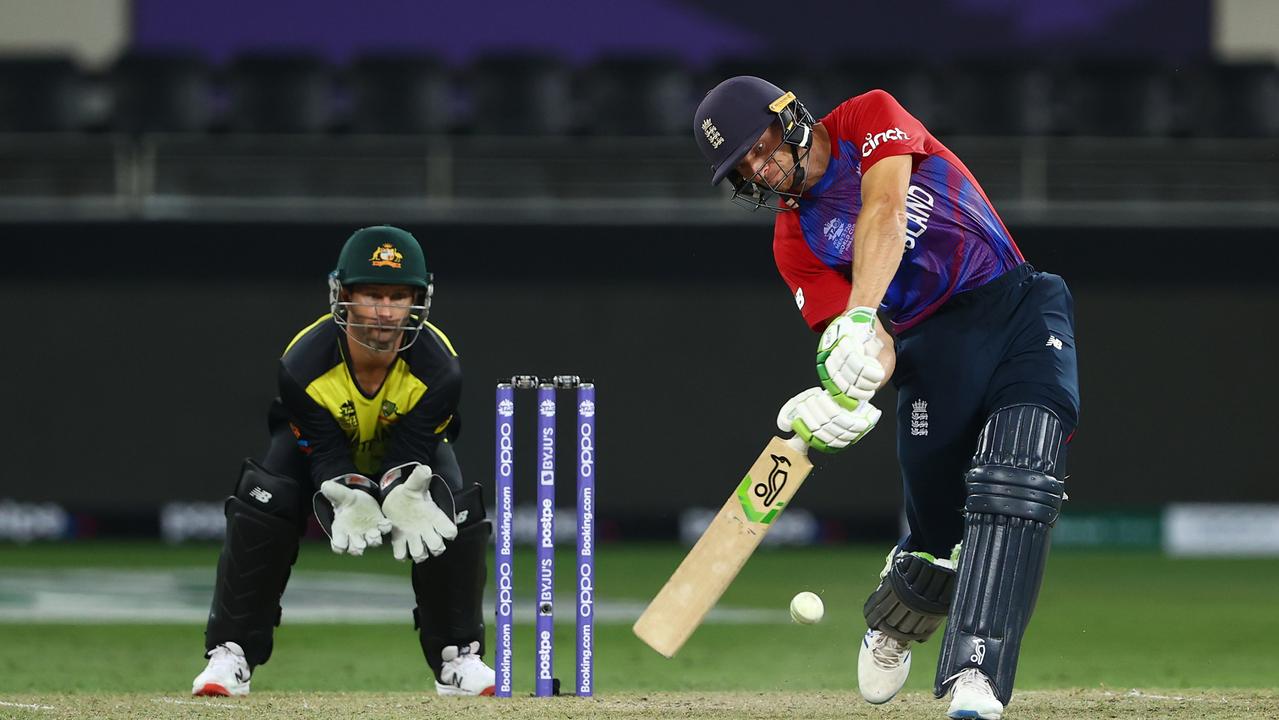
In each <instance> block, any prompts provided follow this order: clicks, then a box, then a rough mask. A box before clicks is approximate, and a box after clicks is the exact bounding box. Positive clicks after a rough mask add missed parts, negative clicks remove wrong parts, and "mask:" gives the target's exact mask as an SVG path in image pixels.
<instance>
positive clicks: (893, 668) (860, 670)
mask: <svg viewBox="0 0 1279 720" xmlns="http://www.w3.org/2000/svg"><path fill="white" fill-rule="evenodd" d="M907 675H910V641H909V640H906V641H903V640H898V639H897V638H895V637H892V636H890V635H887V634H885V633H882V632H880V631H878V630H867V631H866V635H865V636H863V637H862V647H861V650H860V651H858V653H857V687H858V688H859V689H860V690H861V691H862V697H864V698H866V702H868V703H873V704H875V705H879V704H880V703H886V702H888V701H889V700H892V699H893V696H894V695H896V694H897V691H899V690H901V689H902V686H903V685H905V684H906V676H907Z"/></svg>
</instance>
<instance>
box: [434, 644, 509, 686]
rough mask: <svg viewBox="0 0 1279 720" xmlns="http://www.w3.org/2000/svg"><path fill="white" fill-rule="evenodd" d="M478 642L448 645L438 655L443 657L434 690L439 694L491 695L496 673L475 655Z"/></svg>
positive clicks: (478, 647) (478, 645) (478, 646)
mask: <svg viewBox="0 0 1279 720" xmlns="http://www.w3.org/2000/svg"><path fill="white" fill-rule="evenodd" d="M479 651H480V644H479V643H478V642H472V643H471V644H469V645H462V646H461V647H459V646H457V645H449V646H447V647H445V648H444V651H443V652H442V653H440V655H441V656H442V657H443V659H444V664H443V666H441V667H440V677H439V679H438V680H436V681H435V692H436V693H438V694H440V695H445V696H448V695H471V696H474V695H492V694H493V691H494V690H495V689H496V687H495V681H496V680H497V675H496V674H495V673H494V672H493V668H491V667H489V666H488V665H485V664H484V661H483V660H481V659H480V656H479V655H477V654H476V653H478V652H479Z"/></svg>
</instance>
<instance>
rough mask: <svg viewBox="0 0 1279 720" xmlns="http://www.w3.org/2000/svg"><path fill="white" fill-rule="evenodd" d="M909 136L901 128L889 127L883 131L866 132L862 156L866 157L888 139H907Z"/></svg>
mask: <svg viewBox="0 0 1279 720" xmlns="http://www.w3.org/2000/svg"><path fill="white" fill-rule="evenodd" d="M909 139H910V136H909V135H907V134H906V132H905V131H904V130H902V129H901V128H896V127H895V128H889V129H888V130H885V131H884V132H877V133H866V142H864V143H862V157H867V156H868V155H870V154H871V153H872V152H874V151H875V148H877V147H879V146H880V145H882V144H884V143H885V142H886V141H888V140H909Z"/></svg>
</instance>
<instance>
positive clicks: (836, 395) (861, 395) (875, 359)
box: [817, 307, 884, 410]
mask: <svg viewBox="0 0 1279 720" xmlns="http://www.w3.org/2000/svg"><path fill="white" fill-rule="evenodd" d="M883 349H884V343H883V341H882V340H880V339H879V335H877V334H876V332H875V311H874V310H872V309H871V308H868V307H855V308H853V309H852V310H849V311H848V312H846V313H844V314H842V315H840V316H839V317H837V318H835V319H834V320H832V321H831V323H830V324H829V325H827V326H826V331H825V332H823V333H822V339H821V340H820V341H819V342H818V343H817V377H818V378H819V379H820V380H821V381H822V387H824V388H826V392H828V393H830V396H831V397H832V398H833V399H834V400H835V402H837V403H839V404H840V405H841V406H842V407H844V408H845V409H848V410H853V409H856V407H857V405H858V403H862V402H865V401H867V400H870V399H871V397H872V396H873V395H874V394H875V391H876V390H878V389H879V385H880V383H882V382H883V381H884V367H883V366H882V365H880V364H879V352H880V351H881V350H883Z"/></svg>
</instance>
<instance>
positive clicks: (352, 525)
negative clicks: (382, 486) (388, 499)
mask: <svg viewBox="0 0 1279 720" xmlns="http://www.w3.org/2000/svg"><path fill="white" fill-rule="evenodd" d="M320 492H321V493H323V494H324V497H326V498H328V500H329V502H330V503H332V505H333V527H332V528H331V529H330V535H329V547H331V548H333V552H335V553H337V554H339V555H341V554H342V553H350V554H351V555H363V554H364V548H366V547H377V546H378V545H381V544H382V533H385V532H390V530H391V521H390V520H387V519H386V516H385V515H383V514H382V508H380V507H378V505H377V500H375V499H374V498H373V496H372V495H370V494H368V493H366V492H364V491H362V490H356V489H354V488H349V487H347V486H346V485H343V484H342V483H340V482H338V481H337V480H325V481H324V482H323V483H320Z"/></svg>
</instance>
